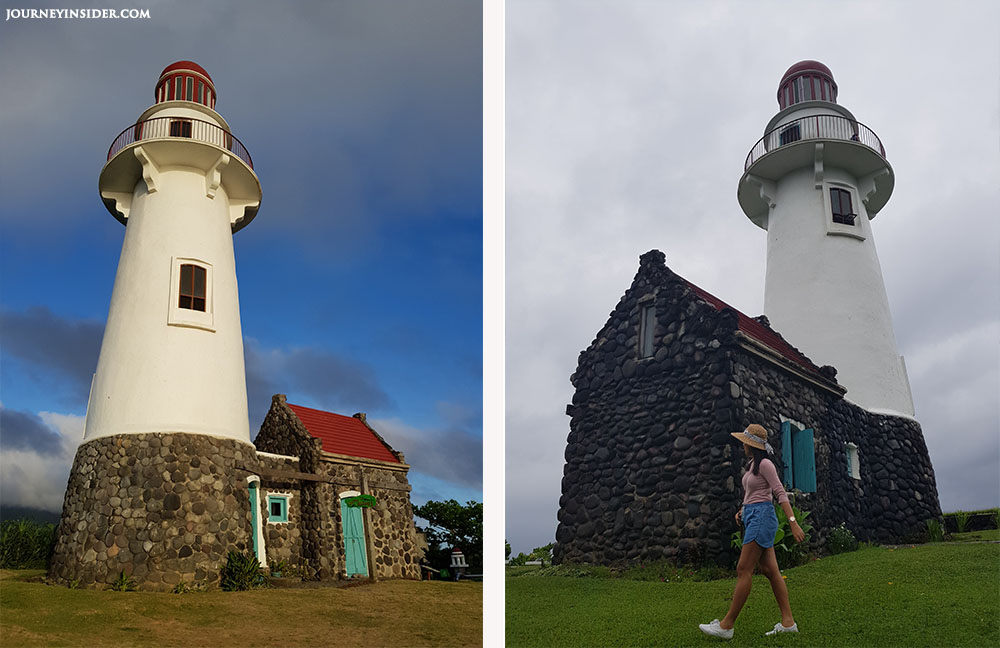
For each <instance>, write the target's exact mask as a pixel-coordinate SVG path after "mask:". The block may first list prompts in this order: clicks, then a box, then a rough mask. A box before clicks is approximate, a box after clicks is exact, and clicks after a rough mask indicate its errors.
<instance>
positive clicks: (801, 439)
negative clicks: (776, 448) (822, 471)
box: [781, 421, 816, 493]
mask: <svg viewBox="0 0 1000 648" xmlns="http://www.w3.org/2000/svg"><path fill="white" fill-rule="evenodd" d="M781 463H782V464H783V465H784V467H785V471H784V475H783V479H782V481H784V483H785V488H787V489H789V490H791V489H793V488H794V489H797V490H800V491H802V492H803V493H815V492H816V447H815V442H814V439H813V431H812V428H808V429H805V430H803V429H800V428H799V426H798V425H795V424H793V423H792V422H791V421H782V423H781Z"/></svg>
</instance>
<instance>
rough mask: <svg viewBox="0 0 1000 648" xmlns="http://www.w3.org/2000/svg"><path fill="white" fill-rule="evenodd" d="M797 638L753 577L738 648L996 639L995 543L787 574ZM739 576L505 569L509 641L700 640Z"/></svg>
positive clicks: (823, 563)
mask: <svg viewBox="0 0 1000 648" xmlns="http://www.w3.org/2000/svg"><path fill="white" fill-rule="evenodd" d="M784 574H785V576H786V577H787V580H786V583H787V584H788V590H789V597H790V599H791V603H792V611H793V613H794V614H795V620H796V622H797V623H798V624H799V628H800V630H801V632H800V634H798V635H781V636H777V637H765V636H763V635H764V632H766V631H767V630H770V629H771V628H772V627H773V626H774V624H775V623H777V622H778V621H779V620H780V615H779V614H778V607H777V604H775V602H774V597H773V595H772V594H771V587H770V585H769V584H768V582H767V580H766V579H765V578H764V577H762V576H755V577H754V582H753V590H752V591H751V592H750V599H749V600H748V601H747V605H746V606H745V607H744V608H743V613H742V614H741V615H740V618H739V620H738V621H737V624H736V635H735V637H734V639H733V640H732V641H731V642H728V645H734V646H837V647H845V646H851V647H862V646H899V647H901V648H904V647H905V648H917V647H920V646H933V647H938V646H941V647H945V646H947V647H952V646H956V647H957V646H975V647H976V648H985V647H991V646H1000V545H998V544H959V543H939V544H933V545H917V546H916V547H912V548H911V547H908V546H907V547H903V548H899V549H885V548H879V547H873V548H864V549H860V550H858V551H855V552H851V553H847V554H840V555H838V556H831V557H828V558H823V559H821V560H817V561H815V562H812V563H810V564H808V565H805V566H802V567H796V568H794V569H789V570H786V571H785V572H784ZM734 583H735V581H734V580H732V579H727V580H719V581H712V582H704V583H699V582H680V583H673V582H670V583H664V582H642V581H634V580H625V579H619V578H567V577H558V576H524V575H521V576H510V577H508V578H507V579H506V599H507V600H506V603H507V610H506V614H507V619H506V624H507V631H506V635H507V645H508V646H512V647H514V646H574V647H576V646H581V647H582V646H706V645H711V644H713V643H717V642H718V641H719V640H717V639H714V638H712V637H707V636H705V635H703V634H702V633H701V631H700V630H699V629H698V624H699V623H707V622H709V621H711V620H712V619H714V618H722V617H723V616H724V615H725V613H726V610H727V609H728V607H729V601H730V598H731V596H732V592H733V585H734Z"/></svg>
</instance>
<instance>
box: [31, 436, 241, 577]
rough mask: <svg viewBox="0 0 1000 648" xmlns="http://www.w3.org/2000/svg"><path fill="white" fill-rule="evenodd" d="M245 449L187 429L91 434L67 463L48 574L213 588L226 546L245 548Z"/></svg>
mask: <svg viewBox="0 0 1000 648" xmlns="http://www.w3.org/2000/svg"><path fill="white" fill-rule="evenodd" d="M257 461H258V460H257V456H256V452H255V450H254V447H253V446H251V445H249V444H247V443H242V442H239V441H235V440H232V439H222V438H215V437H209V436H203V435H197V434H180V433H172V434H165V433H149V434H128V435H117V436H110V437H103V438H98V439H94V440H93V441H90V442H88V443H85V444H83V445H82V446H80V448H79V450H77V453H76V458H75V459H74V461H73V469H72V471H71V472H70V479H69V485H68V486H67V488H66V497H65V500H64V503H63V512H62V519H61V521H60V523H59V529H58V538H57V541H56V547H55V554H54V555H53V557H52V566H51V568H50V571H49V576H50V578H52V579H53V580H55V581H58V582H63V583H71V582H76V583H77V584H78V585H79V586H80V587H88V588H98V589H101V588H106V587H108V586H109V585H110V584H111V583H112V582H114V581H115V580H116V579H117V578H118V576H119V574H120V573H121V572H122V571H124V572H125V574H127V575H130V576H131V577H132V578H133V579H134V581H135V583H136V586H137V587H138V588H139V589H142V590H154V591H156V590H159V591H169V590H171V589H173V588H174V587H175V586H176V585H177V584H178V583H180V582H185V583H199V584H203V585H207V586H212V585H213V584H217V583H218V580H219V568H220V567H221V565H222V564H223V563H224V562H225V560H226V556H227V554H228V552H229V551H230V550H235V551H246V550H250V549H251V547H252V533H253V531H252V522H251V514H250V501H249V498H248V495H247V480H246V478H247V476H248V475H250V474H252V472H256V465H257Z"/></svg>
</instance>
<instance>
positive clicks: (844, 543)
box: [826, 522, 858, 554]
mask: <svg viewBox="0 0 1000 648" xmlns="http://www.w3.org/2000/svg"><path fill="white" fill-rule="evenodd" d="M826 548H827V550H828V551H829V552H830V553H832V554H839V553H844V552H846V551H854V550H855V549H857V548H858V541H857V538H855V537H854V534H853V533H851V530H850V529H848V528H847V524H845V523H844V522H841V523H840V524H839V525H838V526H836V527H834V528H833V530H831V531H830V535H829V536H827V538H826Z"/></svg>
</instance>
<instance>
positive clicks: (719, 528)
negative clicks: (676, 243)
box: [553, 250, 940, 565]
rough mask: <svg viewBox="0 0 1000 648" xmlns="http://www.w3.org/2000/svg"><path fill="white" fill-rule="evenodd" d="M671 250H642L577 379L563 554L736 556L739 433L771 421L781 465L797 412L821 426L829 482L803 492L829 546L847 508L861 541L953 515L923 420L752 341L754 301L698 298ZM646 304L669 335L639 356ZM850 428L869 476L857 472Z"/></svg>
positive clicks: (822, 470)
mask: <svg viewBox="0 0 1000 648" xmlns="http://www.w3.org/2000/svg"><path fill="white" fill-rule="evenodd" d="M664 261H665V259H664V256H663V254H662V253H660V252H658V251H656V250H653V251H651V252H648V253H646V254H644V255H643V256H642V257H640V267H639V271H638V273H637V274H636V277H635V279H634V281H633V283H632V285H631V286H630V287H629V289H628V290H627V291H626V293H625V295H624V296H623V297H622V299H621V300H620V301H619V303H618V305H617V306H616V307H615V310H614V311H612V313H611V315H610V317H609V319H608V321H607V323H606V324H605V325H604V327H603V328H602V329H601V331H600V332H599V333H598V334H597V337H596V338H595V340H594V341H593V343H591V345H590V346H589V347H588V348H587V349H586V350H585V351H583V352H582V353H581V354H580V357H579V364H578V366H577V370H576V372H575V373H574V374H573V375H572V377H571V381H572V383H573V386H574V387H575V389H576V391H575V394H574V396H573V402H572V404H571V405H569V406H568V407H567V414H569V415H570V417H571V419H570V433H569V436H568V438H567V446H566V455H565V458H566V464H565V467H564V471H563V481H562V497H561V498H560V500H559V507H560V508H559V514H558V516H559V526H558V528H557V530H556V546H555V548H554V550H553V551H554V557H555V560H556V561H557V562H563V561H570V562H588V563H597V564H610V565H621V564H628V563H634V562H639V561H643V560H652V559H657V558H675V559H678V560H681V561H685V560H693V561H702V560H713V561H716V562H719V563H728V562H730V561H731V560H732V558H733V556H734V555H735V554H734V553H733V552H732V550H731V549H730V547H729V537H730V535H731V534H732V533H733V532H734V531H736V530H737V525H736V523H735V520H734V519H733V515H734V514H735V512H736V510H737V508H738V507H739V506H740V504H741V502H742V489H741V486H740V478H741V476H742V471H743V466H744V464H745V461H746V459H745V457H744V456H743V453H742V448H741V446H740V444H739V442H738V441H736V440H735V439H733V438H732V437H731V436H730V433H731V432H735V431H739V430H742V429H744V428H745V427H746V425H748V424H749V423H760V424H762V425H764V426H765V427H766V428H767V429H768V430H769V433H770V434H771V444H772V446H773V447H774V449H775V454H774V459H775V463H776V464H777V465H778V468H779V471H780V470H781V469H782V461H781V459H782V458H781V438H780V433H779V431H780V426H781V421H782V417H785V418H788V419H792V420H795V421H797V422H800V423H802V424H803V425H804V426H805V427H811V428H813V430H814V438H815V442H816V445H815V451H816V471H817V492H816V493H813V494H808V495H801V496H799V500H798V501H797V504H798V505H800V506H801V507H802V508H805V509H807V510H810V511H813V514H812V517H811V518H810V522H812V523H814V524H815V525H816V527H817V528H816V531H815V533H814V542H815V543H816V544H817V545H818V544H820V543H822V542H823V540H824V539H825V536H826V532H827V530H828V529H830V528H832V527H833V526H836V525H837V524H839V523H840V522H846V523H847V525H848V527H849V528H851V529H852V531H854V532H855V534H856V535H858V537H859V538H861V539H865V540H868V539H871V540H877V541H903V540H905V539H907V538H909V537H911V536H913V535H915V534H916V533H919V532H920V531H921V530H922V529H923V527H924V521H925V520H926V519H927V518H930V517H939V516H940V506H939V504H938V498H937V489H936V484H935V481H934V475H933V470H932V468H931V466H930V460H929V457H928V454H927V448H926V445H925V444H924V441H923V435H922V432H921V430H920V426H919V424H918V423H917V422H916V421H914V420H912V419H908V418H904V417H894V416H883V415H876V414H872V413H870V412H867V411H866V410H864V409H862V408H860V407H858V406H856V405H854V404H852V403H850V402H848V401H846V400H844V398H843V397H842V394H841V392H842V390H841V389H839V387H838V386H837V384H836V381H835V380H834V377H835V375H836V370H835V369H833V368H832V367H823V368H821V369H818V370H817V369H816V368H815V367H812V368H810V369H807V370H806V371H805V375H808V376H809V378H808V379H807V378H806V377H805V376H804V375H803V372H802V371H801V370H789V369H788V368H786V367H785V366H784V365H783V364H782V361H777V362H776V361H773V360H771V359H765V358H763V357H761V356H760V355H758V354H757V353H755V352H754V351H751V350H749V349H750V348H751V347H752V346H753V345H752V344H751V343H750V342H749V341H748V340H747V338H746V337H745V335H743V334H742V333H738V328H739V314H738V313H737V312H736V311H734V310H732V309H729V308H722V309H721V310H716V308H715V307H714V306H712V305H710V304H708V303H706V302H705V301H703V300H702V299H700V298H698V297H697V295H696V293H695V292H693V290H692V288H691V286H690V284H688V282H686V281H685V280H683V279H682V278H680V277H679V276H677V275H675V274H674V273H672V272H671V271H670V270H669V269H668V268H667V267H666V265H665V263H664ZM643 306H653V307H654V308H655V313H656V328H655V330H654V333H655V338H654V339H655V342H654V346H653V351H654V354H653V356H652V357H651V358H645V359H639V358H638V357H637V356H638V355H639V354H638V348H639V331H640V328H641V325H640V321H639V319H640V316H641V312H642V309H643ZM758 322H760V323H761V324H763V325H764V326H767V322H766V319H764V318H758ZM772 332H773V331H772ZM848 441H850V442H853V443H855V444H857V446H858V453H859V458H860V461H859V464H860V469H861V477H862V478H861V480H855V479H853V478H851V477H850V476H849V475H848V474H847V463H846V462H847V459H846V445H845V444H846V443H847V442H848Z"/></svg>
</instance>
